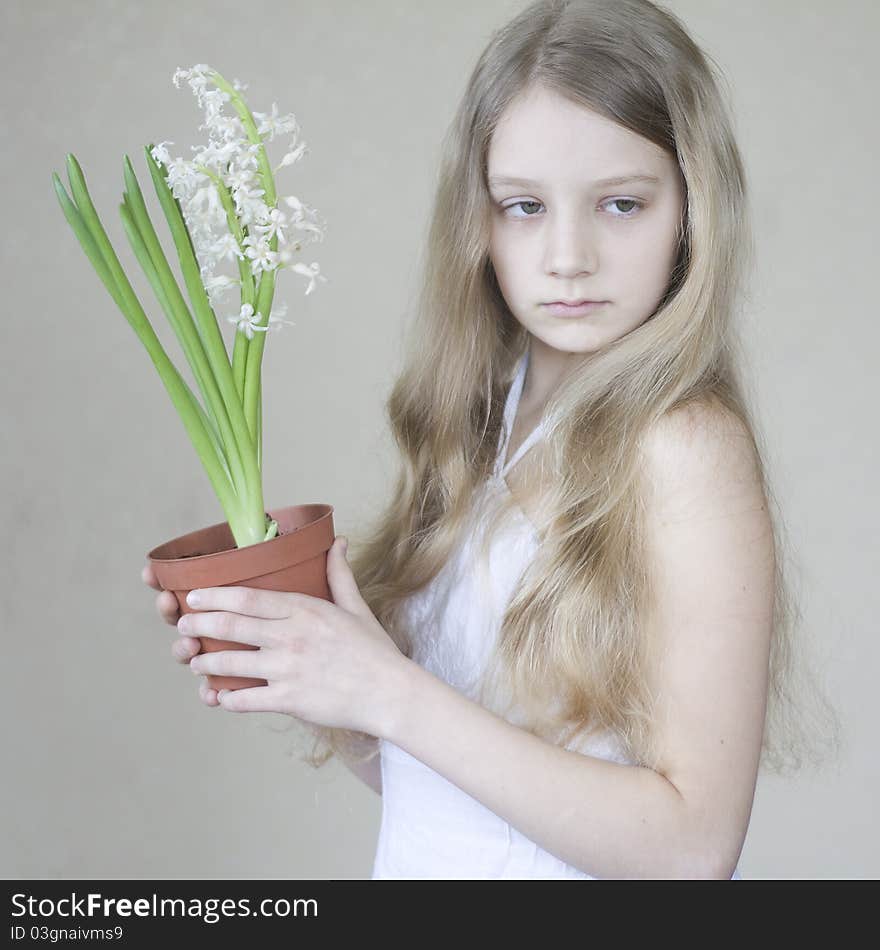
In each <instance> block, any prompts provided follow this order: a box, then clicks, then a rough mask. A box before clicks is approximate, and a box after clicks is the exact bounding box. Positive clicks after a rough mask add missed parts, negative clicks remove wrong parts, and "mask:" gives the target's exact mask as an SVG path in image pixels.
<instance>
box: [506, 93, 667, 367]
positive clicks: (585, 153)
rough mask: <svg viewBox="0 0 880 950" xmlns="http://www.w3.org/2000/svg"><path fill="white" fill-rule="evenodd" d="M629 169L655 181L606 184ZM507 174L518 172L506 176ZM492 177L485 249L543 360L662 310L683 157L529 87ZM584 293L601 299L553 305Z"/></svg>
mask: <svg viewBox="0 0 880 950" xmlns="http://www.w3.org/2000/svg"><path fill="white" fill-rule="evenodd" d="M633 175H647V176H652V177H653V178H655V179H656V181H647V180H632V181H627V182H623V183H617V184H603V183H602V180H603V179H609V178H619V177H629V176H633ZM510 178H514V179H518V180H517V181H515V182H512V181H505V180H503V179H510ZM488 179H489V193H490V196H491V200H492V223H491V232H490V247H489V256H490V259H491V261H492V265H493V267H494V268H495V274H496V276H497V278H498V284H499V287H500V288H501V292H502V294H503V295H504V299H505V300H506V302H507V305H508V307H509V308H510V310H511V312H512V313H513V315H514V316H515V317H516V319H517V320H518V321H519V322H520V323H521V324H522V325H523V326H524V327H525V328H526V329H527V330H528V331H529V332H530V333H531V334H532V340H531V344H532V347H533V348H534V347H535V346H536V345H537V346H538V347H539V349H541V350H542V351H544V350H547V352H546V353H544V356H545V358H546V357H549V358H550V359H551V360H552V359H553V358H554V356H555V357H556V358H557V359H558V358H560V357H561V358H562V359H563V360H565V359H566V358H567V355H572V356H573V355H575V354H590V353H595V352H597V351H599V350H601V349H602V348H603V347H605V346H607V345H608V344H609V343H612V342H614V341H615V340H617V339H619V338H620V337H622V336H625V335H626V334H627V333H629V332H630V331H631V330H634V329H636V328H637V327H639V326H641V324H642V323H644V322H645V320H647V319H648V317H649V316H651V314H652V313H653V312H654V311H655V310H656V309H657V306H658V304H659V302H660V300H661V299H662V297H663V294H664V293H665V291H666V289H667V287H668V285H669V280H670V277H671V272H672V268H673V266H674V264H675V258H676V253H677V228H678V225H679V222H680V220H681V215H682V212H683V208H684V199H685V191H684V184H683V180H682V177H681V174H680V172H679V169H678V165H677V163H676V162H675V160H674V159H673V158H672V157H671V156H670V155H668V154H667V153H666V152H664V151H663V149H661V148H659V147H658V146H656V145H654V144H653V143H652V142H649V141H648V140H647V139H644V138H642V137H641V136H639V135H636V134H634V133H633V132H630V131H629V130H627V129H624V128H623V127H622V126H620V125H617V124H616V123H615V122H611V121H610V120H608V119H606V118H604V117H602V116H600V115H598V114H596V113H595V112H593V111H591V110H589V109H586V108H584V107H583V106H580V105H577V104H575V103H573V102H571V101H569V100H568V99H565V98H564V97H562V96H561V95H559V94H558V93H556V92H552V91H550V90H547V89H545V88H543V87H540V86H539V87H533V88H532V89H530V90H528V91H527V92H526V93H525V94H524V95H523V96H521V97H520V98H518V99H517V100H515V101H513V102H512V103H511V104H510V105H509V106H508V108H507V109H506V110H505V112H504V113H503V114H502V116H501V120H500V122H499V124H498V127H497V129H496V131H495V134H494V135H493V137H492V141H491V144H490V147H489V156H488ZM581 300H593V301H601V302H602V303H601V305H600V306H598V307H595V308H593V309H592V310H591V311H590V312H588V313H586V314H585V315H583V316H571V315H567V316H564V317H563V316H556V315H554V314H553V313H552V312H551V311H550V309H549V307H548V304H550V303H551V302H554V301H581ZM551 350H552V351H556V352H555V354H553V355H551V353H550V352H549V351H551ZM533 352H534V350H533Z"/></svg>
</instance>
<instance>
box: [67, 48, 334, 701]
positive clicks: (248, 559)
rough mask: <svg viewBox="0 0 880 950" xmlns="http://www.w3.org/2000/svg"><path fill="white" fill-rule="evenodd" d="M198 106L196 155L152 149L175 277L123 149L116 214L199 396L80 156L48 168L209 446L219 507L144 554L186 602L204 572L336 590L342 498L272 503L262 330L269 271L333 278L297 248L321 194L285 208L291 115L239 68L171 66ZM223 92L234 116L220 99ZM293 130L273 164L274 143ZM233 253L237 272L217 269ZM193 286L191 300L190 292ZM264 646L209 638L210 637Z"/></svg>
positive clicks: (228, 684) (198, 444)
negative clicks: (233, 71) (270, 149)
mask: <svg viewBox="0 0 880 950" xmlns="http://www.w3.org/2000/svg"><path fill="white" fill-rule="evenodd" d="M181 79H186V80H187V81H188V82H189V85H190V87H191V88H192V90H193V92H194V93H195V95H196V97H197V99H198V102H199V105H200V106H201V107H202V108H203V109H204V111H205V124H204V125H203V126H201V127H200V128H202V129H207V131H208V144H207V145H204V146H200V147H197V148H196V147H193V152H194V153H195V155H194V157H193V158H192V159H191V160H184V159H182V158H172V157H171V156H170V154H169V153H168V150H167V148H166V146H168V145H173V144H174V143H173V142H162V143H161V144H159V145H150V146H146V147H145V148H144V154H145V156H146V160H147V167H148V170H149V173H150V177H151V179H152V182H153V187H154V190H155V192H156V195H157V197H158V199H159V203H160V205H161V208H162V212H163V214H164V216H165V220H166V221H167V223H168V227H169V229H170V231H171V236H172V239H173V241H174V246H175V250H176V252H177V257H178V260H179V264H180V272H181V274H182V276H183V282H184V285H185V289H186V297H185V296H184V293H183V292H182V290H181V287H180V285H179V283H178V280H177V278H176V276H175V275H174V273H173V271H172V270H171V267H170V265H169V263H168V260H167V259H166V257H165V254H164V251H163V250H162V247H161V245H160V243H159V239H158V236H157V234H156V231H155V229H154V228H153V224H152V222H151V219H150V216H149V213H148V211H147V206H146V203H145V201H144V197H143V195H142V193H141V190H140V187H139V185H138V181H137V178H136V176H135V173H134V169H133V168H132V165H131V162H130V161H129V159H128V156H127V155H126V156H124V161H123V173H124V179H125V190H124V192H123V198H122V203H121V204H120V206H119V214H120V216H121V219H122V225H123V228H124V230H125V233H126V236H127V238H128V241H129V243H130V245H131V248H132V250H133V252H134V255H135V257H136V258H137V260H138V263H139V264H140V266H141V269H142V270H143V272H144V274H145V276H146V278H147V280H148V282H149V284H150V287H151V288H152V291H153V293H154V295H155V297H156V299H157V301H158V302H159V305H160V307H161V308H162V310H163V312H164V314H165V316H166V318H167V319H168V322H169V323H170V324H171V327H172V329H173V330H174V333H175V336H176V337H177V340H178V342H179V343H180V346H181V348H182V350H183V352H184V355H185V356H186V359H187V361H188V363H189V365H190V367H191V369H192V374H193V378H194V380H195V382H196V384H197V386H198V388H199V391H200V393H201V396H202V400H203V402H202V403H200V402H199V400H198V399H197V398H196V396H195V395H194V394H193V392H192V390H191V389H190V388H189V386H188V385H187V384H186V382H185V381H184V380H183V378H182V377H181V375H180V373H179V372H178V371H177V369H176V367H175V366H174V364H173V363H172V361H171V360H170V359H169V358H168V355H167V354H166V352H165V350H164V349H163V347H162V345H161V343H160V342H159V339H158V338H157V336H156V334H155V332H154V330H153V327H152V325H151V323H150V321H149V319H148V318H147V316H146V313H145V312H144V309H143V307H142V306H141V304H140V301H139V300H138V298H137V296H136V295H135V293H134V291H133V290H132V287H131V284H130V283H129V281H128V279H127V277H126V275H125V272H124V270H123V268H122V265H121V264H120V263H119V259H118V257H117V256H116V253H115V252H114V250H113V247H112V245H111V243H110V240H109V238H108V237H107V234H106V232H105V230H104V228H103V226H102V224H101V221H100V219H99V217H98V214H97V212H96V210H95V207H94V204H93V203H92V200H91V197H90V195H89V191H88V188H87V186H86V181H85V177H84V175H83V172H82V169H81V168H80V166H79V163H78V162H77V160H76V158H75V157H74V156H73V155H72V154H68V155H67V173H68V180H69V185H70V195H68V193H67V191H66V189H65V187H64V185H63V184H62V182H61V180H60V179H59V177H58V175H57V174H55V173H53V175H52V179H53V184H54V187H55V192H56V194H57V196H58V200H59V202H60V204H61V209H62V211H63V212H64V216H65V217H66V219H67V221H68V223H69V224H70V226H71V228H72V229H73V232H74V234H75V235H76V237H77V239H78V241H79V243H80V245H81V247H82V249H83V251H84V252H85V254H86V256H87V257H88V258H89V260H90V261H91V263H92V266H93V267H94V269H95V272H96V273H97V275H98V277H99V278H100V280H101V282H102V283H103V284H104V286H105V287H106V289H107V291H108V292H109V294H110V296H111V297H112V298H113V300H114V302H115V303H116V305H117V306H118V307H119V309H120V310H121V311H122V314H123V316H124V317H125V318H126V320H128V322H129V324H130V325H131V327H132V329H133V330H134V331H135V333H136V334H137V335H138V338H139V339H140V340H141V342H142V343H143V345H144V347H145V348H146V350H147V352H148V353H149V355H150V358H151V359H152V361H153V364H154V365H155V367H156V369H157V370H158V372H159V376H160V378H161V379H162V382H163V383H164V385H165V389H166V391H167V392H168V395H169V396H170V397H171V400H172V402H173V404H174V407H175V409H176V410H177V413H178V415H179V416H180V418H181V420H182V422H183V424H184V427H185V428H186V431H187V434H188V435H189V437H190V440H191V442H192V444H193V446H194V448H195V450H196V452H197V453H198V456H199V458H200V459H201V461H202V465H203V466H204V469H205V472H206V473H207V475H208V479H209V480H210V482H211V486H212V488H213V489H214V492H215V494H216V496H217V498H218V500H219V502H220V505H221V507H222V509H223V512H224V514H225V515H226V521H225V522H220V523H218V524H214V525H211V526H209V527H206V528H202V529H200V530H197V531H191V532H190V533H188V534H183V535H181V536H179V537H176V538H174V539H173V540H171V541H167V542H165V543H164V544H160V545H158V546H157V547H154V548H153V549H152V550H151V551H150V552H149V554H148V555H147V557H149V559H150V561H151V562H152V565H153V569H154V570H155V573H156V577H157V578H158V580H159V583H160V585H161V586H162V587H163V589H165V590H170V591H173V593H174V594H175V596H176V598H177V602H178V605H179V607H180V612H181V614H184V613H188V612H189V607H188V605H187V602H186V595H187V594H188V593H189V591H190V590H193V589H195V588H198V587H220V586H224V585H245V586H251V587H261V588H267V589H272V590H284V591H295V592H297V593H305V594H311V595H312V596H315V597H323V598H324V599H326V600H329V599H331V597H330V591H329V587H328V584H327V574H326V565H327V551H328V550H329V549H330V547H331V546H332V544H333V540H334V537H335V534H334V528H333V508H332V506H330V505H327V504H304V505H294V506H290V507H286V508H279V509H273V510H270V511H266V510H265V507H264V501H263V489H262V377H261V364H262V356H263V349H264V346H265V340H266V333H267V331H268V330H269V329H270V326H272V325H276V326H277V328H278V329H280V326H281V324H283V323H287V322H289V321H286V320H283V319H282V313H283V308H277V309H276V310H273V309H272V303H273V299H274V294H275V277H276V273H277V272H278V271H279V270H282V269H285V268H289V269H290V270H293V271H295V272H296V273H299V274H302V275H303V276H305V277H307V278H308V286H307V287H306V290H305V293H306V294H310V293H311V292H312V291H313V290H314V288H315V286H316V285H317V283H318V281H323V280H326V278H325V277H324V276H323V275H321V274H320V268H319V266H318V264H317V263H314V262H313V263H311V264H304V263H301V262H298V261H297V260H296V259H295V255H296V254H297V253H298V252H299V251H301V250H302V248H303V246H304V245H306V244H308V243H309V242H310V241H312V240H322V239H323V230H322V228H321V226H320V225H319V223H318V220H317V216H316V213H315V211H314V209H312V208H309V207H308V206H307V205H305V204H304V203H303V202H301V201H300V200H299V199H298V198H297V197H295V196H292V195H291V196H288V197H285V198H284V199H283V201H284V203H285V204H286V205H287V207H288V208H289V209H290V210H289V211H285V210H283V209H282V208H280V207H279V202H278V198H277V193H276V188H275V180H274V173H275V172H277V171H278V170H279V169H281V168H283V167H285V166H287V165H291V164H293V163H294V162H296V161H298V160H299V158H301V157H302V155H303V153H304V151H305V143H304V142H300V141H298V134H299V126H298V123H297V121H296V118H295V116H293V115H292V114H291V115H286V116H279V115H278V109H277V104H276V103H272V111H271V113H260V112H254V113H252V112H251V111H250V109H249V108H248V106H247V104H246V102H245V100H244V98H243V96H242V91H243V90H244V89H246V88H247V87H246V86H243V85H242V84H241V83H239V82H238V80H234V81H233V83H231V84H230V83H229V82H227V81H226V80H225V79H224V78H223V76H221V75H220V73H218V72H217V71H216V70H214V69H211V68H210V67H209V66H207V65H205V64H200V65H196V66H193V67H192V68H191V69H178V70H176V71H175V73H174V76H173V82H174V84H175V86H176V87H178V88H179V87H180V80H181ZM227 103H229V104H230V105H231V107H232V110H233V113H234V114H232V115H230V114H227V113H225V112H224V106H225V105H226V104H227ZM284 133H293V137H292V139H291V141H290V147H289V150H288V151H287V152H286V154H285V155H284V157H283V158H282V160H281V162H280V164H279V165H278V166H277V167H276V168H274V169H273V168H272V167H271V166H270V164H269V158H268V155H267V151H266V144H267V142H271V141H272V140H273V139H274V138H275V137H276V136H279V135H281V134H284ZM225 262H229V263H232V264H234V265H236V266H237V270H238V274H237V278H236V277H232V276H229V275H225V274H218V273H216V268H217V267H218V265H221V264H224V263H225ZM233 288H238V293H239V303H238V307H237V308H236V312H235V313H234V314H232V315H230V316H227V318H226V319H227V321H228V322H231V323H234V324H235V333H234V347H233V352H232V358H231V360H230V358H229V353H228V351H227V348H226V345H225V343H224V340H223V337H222V335H221V333H220V325H219V323H218V320H217V316H216V312H215V311H216V310H218V309H220V305H219V301H220V299H221V298H222V297H223V295H224V294H226V293H228V292H229V291H230V290H232V289H233ZM186 298H188V301H187V299H186ZM219 649H223V650H227V649H244V650H249V649H256V648H255V647H253V646H250V645H247V644H240V643H232V642H230V641H220V640H212V639H210V638H207V637H203V638H202V650H203V651H212V650H219ZM208 681H209V683H210V685H211V686H212V687H214V688H215V689H241V688H243V687H246V686H256V685H265V683H266V681H265V680H262V679H254V678H251V677H224V676H209V677H208Z"/></svg>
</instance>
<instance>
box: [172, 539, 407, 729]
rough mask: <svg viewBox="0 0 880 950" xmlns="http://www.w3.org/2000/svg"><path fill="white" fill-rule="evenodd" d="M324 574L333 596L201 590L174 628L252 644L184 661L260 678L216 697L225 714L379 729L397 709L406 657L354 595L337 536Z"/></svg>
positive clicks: (217, 672)
mask: <svg viewBox="0 0 880 950" xmlns="http://www.w3.org/2000/svg"><path fill="white" fill-rule="evenodd" d="M327 580H328V582H329V585H330V592H331V596H332V597H333V601H334V602H332V603H331V602H330V601H327V600H324V599H323V598H321V597H312V596H310V595H308V594H297V593H288V592H284V591H272V590H261V589H257V588H252V587H209V588H203V589H202V590H200V591H199V595H200V600H199V602H198V604H194V605H191V606H192V607H193V611H194V612H193V613H190V614H186V615H185V616H183V617H181V618H180V620H179V622H178V629H179V630H181V632H182V633H186V634H191V635H192V636H208V637H216V638H217V639H220V640H232V641H238V642H239V643H247V644H252V645H254V646H258V647H259V648H260V649H259V650H223V651H219V652H216V653H202V654H200V655H199V656H196V657H194V658H193V659H192V660H191V661H190V668H191V669H192V670H193V672H195V673H197V674H202V673H210V674H214V675H219V676H253V677H260V678H262V679H265V680H267V682H268V685H267V686H255V687H250V688H247V689H238V690H221V691H220V693H219V695H218V700H219V703H220V705H221V706H222V707H223V708H224V709H228V710H230V711H231V712H279V713H286V714H287V715H290V716H295V717H296V718H298V719H303V720H307V721H309V722H312V723H316V724H317V725H321V726H328V727H331V728H341V729H352V730H356V731H361V732H365V733H368V734H369V735H374V736H382V735H383V734H384V732H385V730H386V729H387V727H388V724H389V722H390V717H391V716H392V715H393V714H394V713H395V711H396V710H397V708H399V701H400V697H401V696H402V690H403V688H404V684H405V682H406V677H407V670H408V668H409V664H410V661H409V660H408V659H407V658H406V657H405V656H404V654H403V653H401V652H400V650H399V649H398V647H397V644H396V643H395V642H394V641H393V640H392V639H391V637H389V636H388V634H387V633H386V632H385V630H384V629H383V627H382V626H381V624H380V623H379V621H378V620H377V619H376V618H375V616H374V615H373V613H372V611H371V610H370V608H369V607H368V606H367V604H366V602H365V601H364V599H363V598H362V597H361V593H360V590H359V589H358V586H357V583H356V581H355V579H354V575H353V574H352V573H351V568H350V567H349V565H348V561H347V560H346V559H345V549H344V539H342V538H337V539H336V541H335V542H334V544H333V546H332V547H331V549H330V551H329V553H328V556H327Z"/></svg>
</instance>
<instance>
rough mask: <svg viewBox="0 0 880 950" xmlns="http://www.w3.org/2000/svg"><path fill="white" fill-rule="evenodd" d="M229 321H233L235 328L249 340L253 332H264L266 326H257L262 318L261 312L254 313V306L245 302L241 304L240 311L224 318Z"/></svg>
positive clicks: (266, 328)
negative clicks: (235, 314)
mask: <svg viewBox="0 0 880 950" xmlns="http://www.w3.org/2000/svg"><path fill="white" fill-rule="evenodd" d="M226 319H227V321H228V322H229V323H234V324H235V328H236V330H238V332H239V333H243V334H244V335H245V336H246V337H247V338H248V339H249V340H252V339H253V338H254V333H255V332H256V333H265V332H266V330H268V329H269V328H268V327H258V326H257V324H258V323H259V322H260V320H262V319H263V315H262V314H261V313H254V308H253V307H252V306H251V305H250V304H249V303H245V304H242V305H241V312H240V313H239V314H238V315H237V316H231V317H227V318H226Z"/></svg>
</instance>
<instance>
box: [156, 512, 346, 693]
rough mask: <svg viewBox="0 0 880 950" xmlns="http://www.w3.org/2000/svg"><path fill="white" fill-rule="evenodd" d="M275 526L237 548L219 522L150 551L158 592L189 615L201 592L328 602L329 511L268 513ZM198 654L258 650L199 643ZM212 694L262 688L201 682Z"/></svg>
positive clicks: (254, 682) (225, 679)
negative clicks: (263, 537)
mask: <svg viewBox="0 0 880 950" xmlns="http://www.w3.org/2000/svg"><path fill="white" fill-rule="evenodd" d="M268 514H269V516H270V517H271V518H272V519H274V520H275V521H277V522H278V536H277V537H275V538H272V540H271V541H261V542H260V543H259V544H251V545H248V546H247V547H243V548H237V547H236V546H235V539H234V538H233V537H232V531H231V530H230V528H229V524H228V523H227V522H225V521H222V522H220V523H219V524H215V525H211V526H210V527H209V528H201V529H200V530H199V531H193V532H191V533H190V534H184V535H181V536H180V537H179V538H174V540H172V541H167V542H165V544H160V545H159V547H157V548H154V549H153V550H152V551H150V553H149V554H148V555H147V557H148V558H149V559H150V561H151V562H152V565H153V570H154V571H155V572H156V578H157V579H158V581H159V584H160V585H161V586H162V589H163V590H170V591H171V592H172V593H173V594H174V596H175V597H176V598H177V603H178V605H179V607H180V613H181V615H183V614H188V613H192V612H193V611H192V608H190V606H189V605H188V604H187V602H186V595H187V594H188V593H189V592H190V591H191V590H196V589H198V588H202V587H259V588H262V589H263V590H281V591H290V592H292V593H297V594H311V596H312V597H323V598H324V600H330V601H332V599H333V598H332V597H331V595H330V588H329V586H328V583H327V552H328V551H329V550H330V548H331V547H332V546H333V541H334V539H335V537H336V535H335V533H334V529H333V508H332V506H331V505H294V506H293V507H290V508H276V509H275V510H274V511H269V512H268ZM199 639H200V640H201V644H202V649H201V652H202V653H213V652H216V651H218V650H258V649H259V647H255V646H253V645H252V644H247V643H235V642H233V641H231V640H215V639H214V638H213V637H200V638H199ZM207 681H208V685H210V686H211V687H213V688H214V689H217V690H220V689H245V688H246V687H250V686H266V685H267V682H266V680H264V679H256V678H254V677H250V676H210V675H209V676H207Z"/></svg>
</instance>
